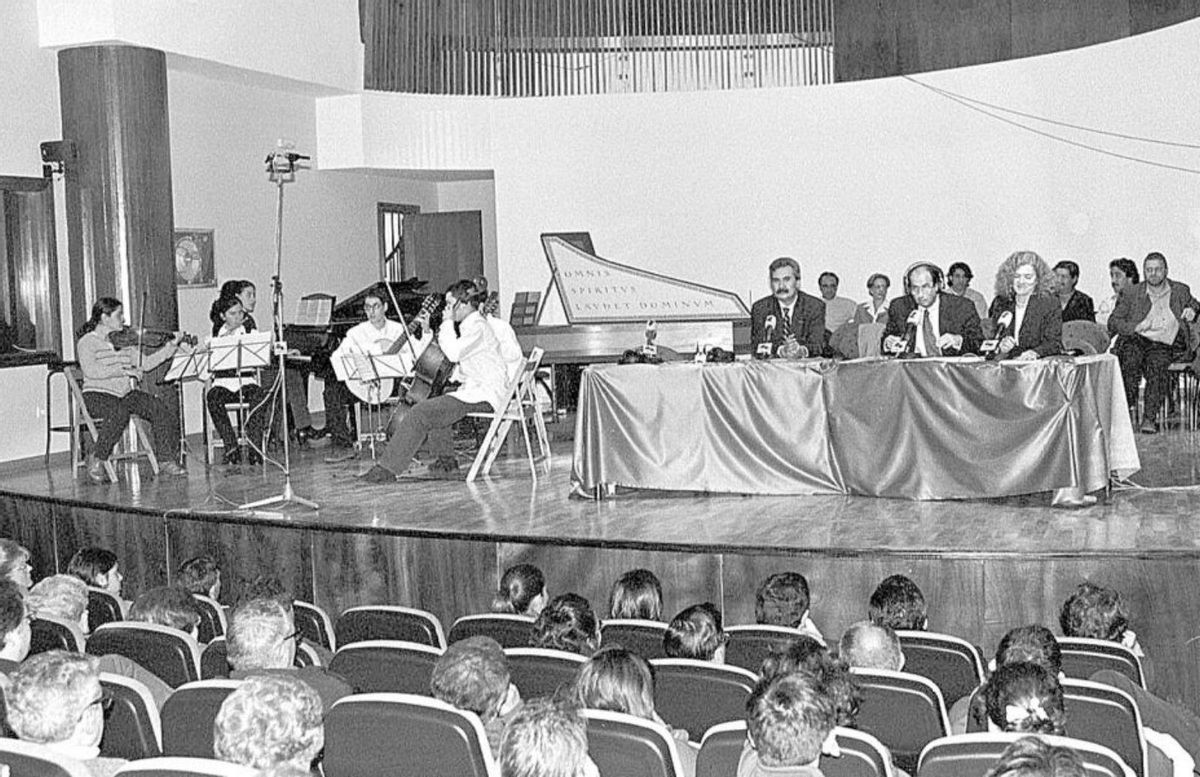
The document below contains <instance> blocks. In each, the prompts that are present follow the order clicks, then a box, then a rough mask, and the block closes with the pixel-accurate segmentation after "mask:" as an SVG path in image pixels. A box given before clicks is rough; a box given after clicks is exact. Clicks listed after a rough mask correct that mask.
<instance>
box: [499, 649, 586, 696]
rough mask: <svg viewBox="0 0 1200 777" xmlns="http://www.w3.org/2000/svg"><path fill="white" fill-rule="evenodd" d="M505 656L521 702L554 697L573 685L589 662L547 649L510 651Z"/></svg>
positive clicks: (573, 655) (578, 656)
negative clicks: (576, 676)
mask: <svg viewBox="0 0 1200 777" xmlns="http://www.w3.org/2000/svg"><path fill="white" fill-rule="evenodd" d="M504 655H505V656H507V657H508V671H509V676H510V679H511V681H512V684H513V685H515V686H517V690H518V691H520V692H521V698H522V699H536V698H537V697H539V696H553V695H554V694H555V693H556V692H557V691H558V689H559V688H562V687H567V686H571V685H573V684H574V683H575V675H576V674H578V673H579V667H580V666H581V665H582V664H583V663H584V661H586V660H587V659H585V658H584V657H583V656H580V655H576V654H575V653H568V652H566V651H564V650H546V649H545V648H509V649H508V650H505V651H504Z"/></svg>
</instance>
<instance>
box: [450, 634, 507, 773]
mask: <svg viewBox="0 0 1200 777" xmlns="http://www.w3.org/2000/svg"><path fill="white" fill-rule="evenodd" d="M429 691H430V693H432V694H433V698H435V699H438V700H439V701H444V702H446V703H447V704H450V705H452V706H454V707H457V708H458V709H460V710H463V711H466V712H474V713H475V714H476V715H478V716H479V720H480V721H481V722H482V723H483V730H484V732H485V733H486V734H487V739H488V745H490V746H491V748H492V754H493V755H495V756H497V757H499V755H500V737H501V735H502V734H503V733H504V726H505V724H507V723H508V721H509V720H510V719H511V718H512V716H513V715H514V714H515V713H516V711H517V710H519V709H520V708H521V694H520V693H519V692H518V691H517V687H516V686H515V685H513V684H512V683H511V682H510V675H509V671H508V659H507V658H506V657H505V655H504V649H503V648H501V647H500V643H499V642H497V641H496V640H494V639H492V638H491V637H467V638H466V639H461V640H459V641H458V642H454V643H452V644H451V645H450V646H449V647H448V648H446V652H445V653H443V654H442V655H441V657H439V658H438V660H437V662H436V663H435V664H434V665H433V675H432V676H431V677H430V680H429Z"/></svg>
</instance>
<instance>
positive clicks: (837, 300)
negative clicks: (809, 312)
mask: <svg viewBox="0 0 1200 777" xmlns="http://www.w3.org/2000/svg"><path fill="white" fill-rule="evenodd" d="M840 285H841V279H839V278H838V277H837V275H836V274H835V273H832V272H829V271H828V270H826V271H825V272H823V273H821V274H820V276H818V277H817V286H818V287H819V288H820V289H821V298H822V299H823V300H824V301H825V331H826V332H831V333H832V332H836V331H837V329H838V327H840V326H841V325H842V324H845V323H847V322H849V321H851V320H853V319H854V311H855V308H856V307H857V306H856V305H855V304H854V300H851V299H846V298H845V297H839V296H838V295H837V293H838V286H840Z"/></svg>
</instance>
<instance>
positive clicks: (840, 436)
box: [571, 354, 1140, 499]
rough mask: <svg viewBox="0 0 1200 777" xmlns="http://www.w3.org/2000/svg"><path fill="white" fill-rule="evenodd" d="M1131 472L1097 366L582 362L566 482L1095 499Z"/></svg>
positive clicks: (1066, 361)
mask: <svg viewBox="0 0 1200 777" xmlns="http://www.w3.org/2000/svg"><path fill="white" fill-rule="evenodd" d="M1139 467H1140V464H1139V461H1138V454H1137V449H1136V447H1135V446H1134V438H1133V429H1132V427H1131V425H1130V421H1129V415H1128V412H1127V411H1126V406H1125V399H1124V390H1123V388H1122V384H1121V371H1120V367H1119V366H1118V365H1117V360H1116V358H1115V357H1113V356H1112V355H1109V354H1100V355H1096V356H1083V357H1079V358H1075V359H1070V358H1053V359H1046V360H1041V361H1035V362H998V363H997V362H983V361H979V360H962V359H958V360H955V359H946V360H940V359H922V360H912V361H893V360H861V361H848V362H840V363H830V362H821V361H816V360H810V361H803V362H785V361H769V362H738V363H734V364H691V363H688V364H664V365H657V366H655V365H623V366H617V365H593V366H591V367H588V368H587V369H586V370H584V373H583V379H582V383H581V386H580V393H579V415H578V418H577V420H576V426H575V456H574V463H573V466H572V475H571V476H572V485H573V487H574V488H575V489H576V490H582V491H585V492H588V493H594V490H595V489H596V488H597V487H600V486H623V487H630V488H648V489H664V490H680V491H707V492H724V493H741V494H839V493H840V494H862V495H868V496H889V497H901V498H907V499H956V498H978V497H997V496H1011V495H1015V494H1028V493H1035V492H1039V491H1050V490H1053V489H1058V488H1070V487H1075V488H1082V489H1083V490H1084V491H1094V490H1096V489H1100V488H1103V487H1104V486H1105V485H1106V484H1107V482H1108V478H1109V473H1110V472H1115V473H1117V474H1118V475H1120V476H1122V477H1124V476H1128V475H1129V474H1132V473H1133V472H1136V471H1137V470H1138V469H1139Z"/></svg>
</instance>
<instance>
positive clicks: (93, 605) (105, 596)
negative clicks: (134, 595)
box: [87, 588, 125, 631]
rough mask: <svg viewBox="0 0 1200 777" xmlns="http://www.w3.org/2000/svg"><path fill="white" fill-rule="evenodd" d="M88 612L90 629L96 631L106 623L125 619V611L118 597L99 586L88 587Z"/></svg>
mask: <svg viewBox="0 0 1200 777" xmlns="http://www.w3.org/2000/svg"><path fill="white" fill-rule="evenodd" d="M87 612H88V630H89V631H95V630H96V629H97V628H99V627H100V626H103V625H104V624H106V623H112V622H113V621H120V620H125V613H123V612H121V602H120V601H118V600H117V597H115V596H113V595H112V594H110V593H109V592H108V591H101V590H100V589H98V588H88V608H87Z"/></svg>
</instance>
